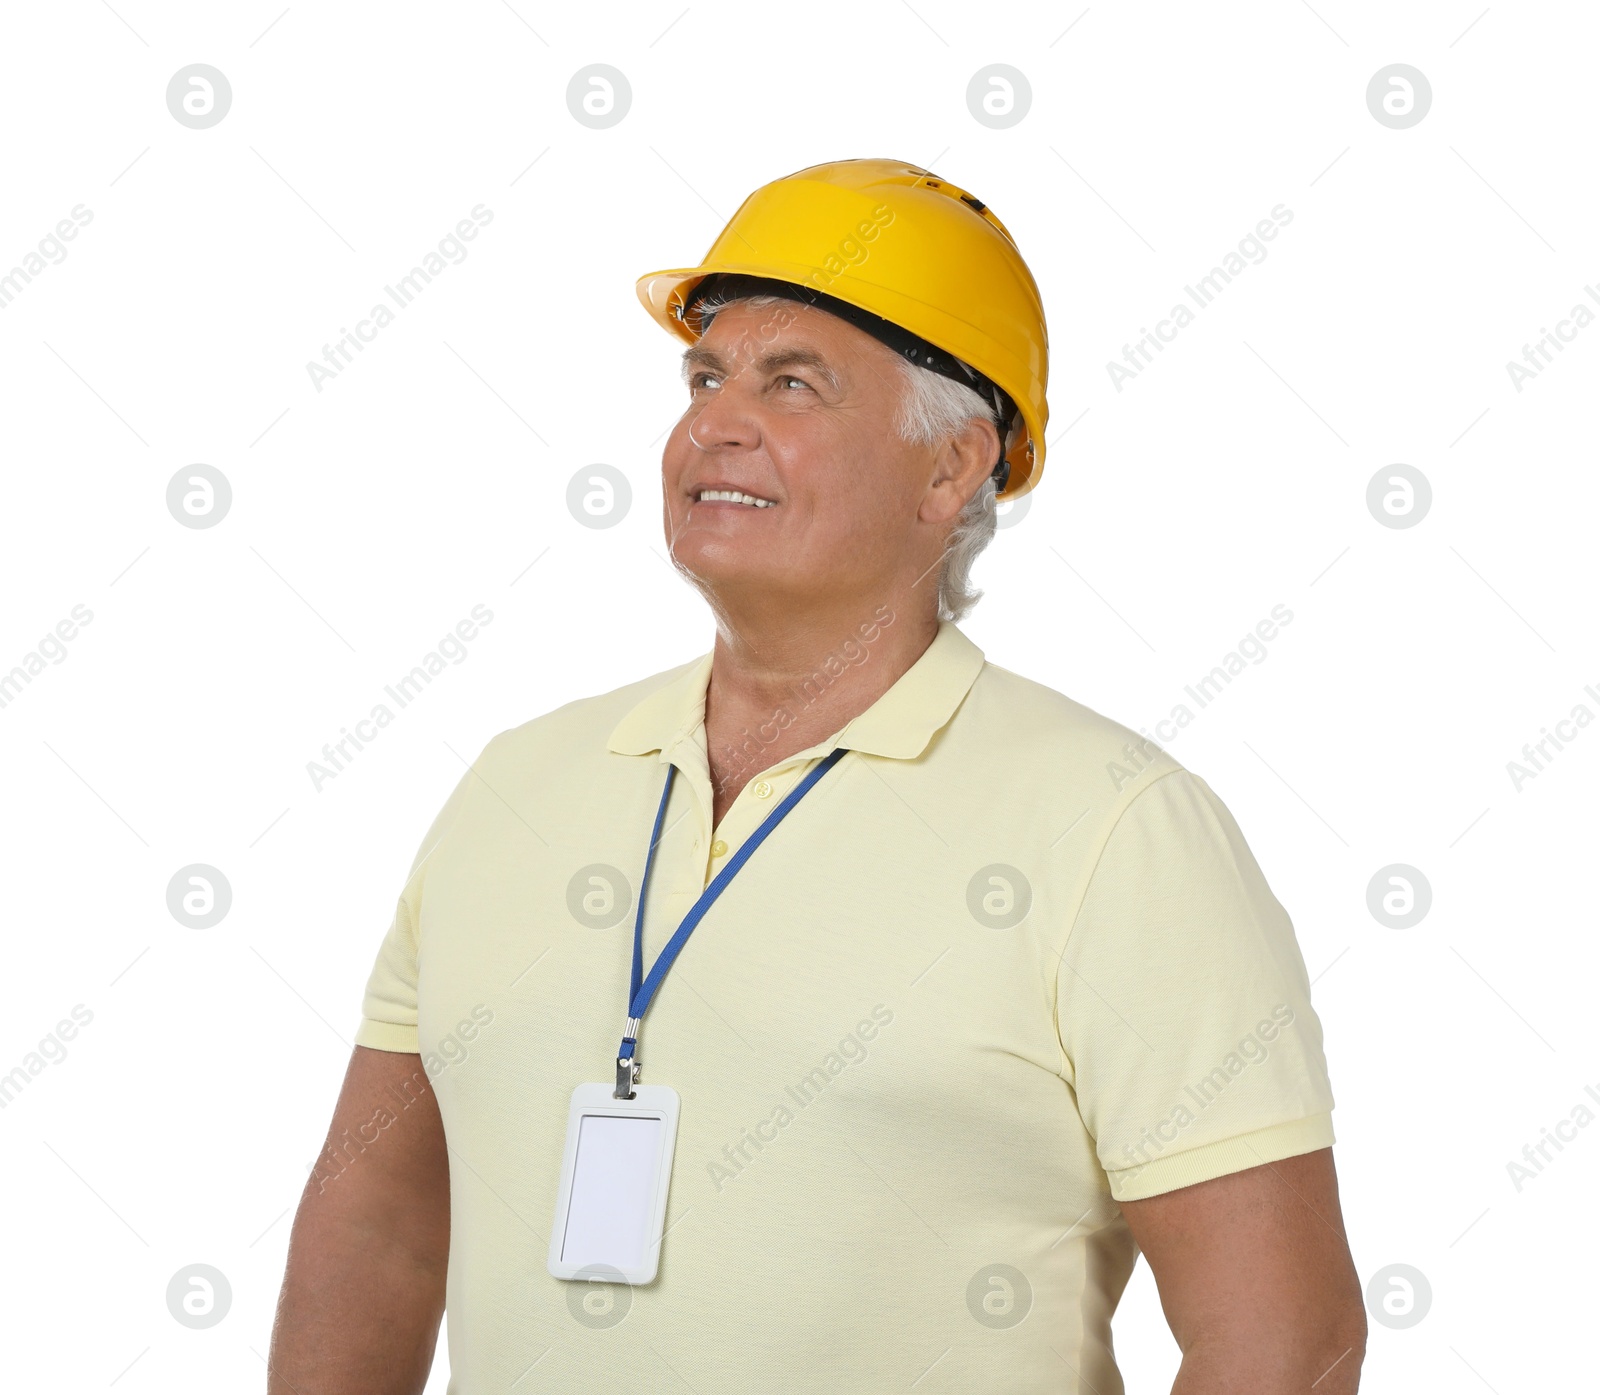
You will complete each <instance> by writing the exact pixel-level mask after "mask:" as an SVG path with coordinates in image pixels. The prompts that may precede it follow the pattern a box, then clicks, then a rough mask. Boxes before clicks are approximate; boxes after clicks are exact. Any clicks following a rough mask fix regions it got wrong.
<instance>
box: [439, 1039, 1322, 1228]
mask: <svg viewBox="0 0 1600 1395" xmlns="http://www.w3.org/2000/svg"><path fill="white" fill-rule="evenodd" d="M413 1049H415V1048H413ZM1333 1142H1334V1138H1333V1116H1332V1114H1330V1113H1328V1112H1326V1111H1325V1112H1323V1113H1321V1114H1312V1115H1310V1116H1308V1117H1307V1118H1304V1119H1294V1120H1291V1121H1289V1122H1288V1123H1283V1124H1272V1125H1270V1126H1269V1127H1267V1128H1264V1129H1257V1130H1256V1131H1255V1132H1254V1133H1243V1134H1240V1135H1239V1136H1238V1137H1236V1138H1224V1139H1221V1140H1219V1141H1218V1142H1216V1143H1207V1144H1204V1145H1202V1146H1201V1147H1199V1148H1191V1149H1189V1150H1188V1151H1187V1152H1184V1153H1176V1154H1174V1155H1173V1156H1171V1157H1166V1158H1155V1159H1152V1160H1151V1161H1150V1162H1147V1163H1141V1164H1138V1165H1136V1166H1134V1167H1124V1168H1118V1169H1117V1170H1116V1171H1110V1170H1108V1171H1107V1172H1106V1177H1107V1179H1108V1180H1109V1181H1110V1183H1111V1195H1112V1196H1114V1197H1115V1198H1116V1199H1117V1200H1118V1201H1143V1200H1144V1199H1145V1198H1146V1197H1152V1196H1160V1195H1161V1194H1162V1193H1163V1192H1171V1191H1176V1190H1177V1189H1178V1188H1179V1187H1192V1186H1194V1184H1195V1183H1196V1182H1209V1181H1210V1180H1211V1179H1212V1178H1213V1177H1226V1176H1227V1175H1228V1174H1229V1173H1231V1172H1243V1171H1244V1170H1245V1169H1246V1168H1249V1167H1260V1166H1261V1165H1262V1164H1263V1163H1271V1162H1279V1161H1281V1160H1282V1159H1284V1158H1293V1157H1298V1156H1299V1155H1300V1154H1301V1153H1314V1152H1316V1151H1317V1150H1318V1149H1319V1148H1331V1147H1332V1146H1333Z"/></svg>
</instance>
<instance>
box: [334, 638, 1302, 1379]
mask: <svg viewBox="0 0 1600 1395" xmlns="http://www.w3.org/2000/svg"><path fill="white" fill-rule="evenodd" d="M885 623H893V617H892V615H891V618H890V619H889V620H888V621H887V622H885ZM849 652H850V654H851V658H852V660H853V661H855V662H860V663H870V662H872V661H873V657H874V656H873V654H872V646H871V643H870V642H866V643H864V644H861V645H857V646H855V647H854V649H852V650H850V651H849ZM842 662H843V661H840V660H835V661H834V663H833V664H832V665H831V666H827V667H825V669H824V670H819V676H818V682H817V683H816V684H814V685H812V688H811V692H812V693H813V694H814V692H815V691H816V689H817V688H819V687H821V686H824V685H825V684H826V683H827V682H831V681H834V675H835V674H836V673H837V671H838V669H839V667H840V666H841V664H842ZM710 667H711V655H710V654H709V653H707V654H705V655H703V656H702V657H701V658H699V659H697V660H695V661H693V662H691V663H688V664H685V665H683V666H681V667H678V668H674V669H671V670H668V671H666V672H664V673H660V674H656V675H655V676H653V677H650V678H647V679H644V680H642V681H640V682H637V683H632V684H629V685H627V686H626V687H622V688H618V689H616V690H615V691H613V692H609V693H605V694H603V695H601V696H598V697H592V698H586V699H583V700H581V701H577V702H572V703H568V704H567V705H566V706H564V707H561V708H558V709H557V710H555V711H553V712H550V713H548V714H546V715H544V716H542V717H538V718H536V719H535V720H533V721H530V722H527V723H525V724H524V725H522V726H518V727H514V728H512V729H510V730H508V731H504V732H501V733H500V734H499V735H498V736H496V737H495V738H494V739H493V740H491V741H490V742H489V744H488V745H487V747H485V749H484V751H483V753H482V755H480V756H479V757H478V759H477V761H476V762H475V763H474V766H473V768H472V770H471V771H470V772H468V774H467V775H466V776H464V777H463V779H462V780H461V783H460V784H459V785H458V786H457V788H456V789H455V791H454V792H453V793H452V794H451V796H450V798H449V799H448V800H447V801H446V803H445V805H444V808H443V809H442V810H441V812H440V814H439V816H438V818H437V819H436V820H435V821H434V824H433V826H432V827H431V828H430V829H429V831H428V834H427V836H426V838H425V839H424V841H423V844H422V847H421V849H420V850H419V852H418V854H417V858H416V861H415V863H414V865H413V868H412V871H411V875H410V878H409V879H408V880H407V882H406V884H405V888H404V891H403V892H402V894H401V897H400V902H399V906H398V908H397V910H396V913H395V918H394V922H393V926H392V928H391V929H390V930H389V932H388V936H387V938H386V939H385V940H384V942H383V944H382V947H381V949H380V951H379V954H378V958H377V963H376V965H375V967H374V968H373V971H372V975H371V979H370V981H369V983H368V986H367V992H366V999H365V1003H364V1020H363V1021H362V1023H361V1026H360V1029H359V1031H358V1032H357V1034H356V1040H357V1041H358V1042H359V1043H360V1044H361V1045H363V1046H368V1047H374V1048H377V1049H379V1050H385V1051H402V1052H421V1053H423V1058H424V1065H425V1067H426V1069H427V1070H428V1073H429V1075H430V1077H431V1079H432V1084H433V1088H434V1090H435V1092H436V1093H437V1095H438V1099H439V1105H440V1109H441V1110H442V1113H443V1118H444V1126H445V1133H446V1136H447V1139H448V1142H449V1148H450V1196H451V1229H450V1268H449V1281H448V1293H447V1318H448V1324H449V1326H448V1334H449V1350H450V1361H451V1367H452V1378H451V1383H450V1386H449V1389H450V1391H451V1392H452V1395H491V1393H492V1395H503V1393H504V1392H511V1395H533V1392H540V1391H548V1392H561V1393H562V1395H569V1393H570V1392H574V1391H581V1390H619V1389H624V1388H627V1389H633V1390H639V1391H650V1392H655V1391H671V1390H679V1389H682V1390H685V1391H693V1392H696V1393H697V1395H733V1392H739V1395H745V1392H747V1391H749V1390H750V1389H752V1388H757V1387H759V1388H762V1389H771V1390H778V1391H785V1392H787V1391H796V1392H812V1391H818V1392H820V1391H839V1392H846V1395H872V1393H875V1392H891V1391H906V1390H909V1389H911V1388H912V1387H913V1386H914V1387H915V1389H916V1390H917V1392H918V1393H919V1395H937V1392H951V1393H952V1395H956V1393H957V1392H959V1395H971V1392H973V1391H975V1390H993V1389H998V1388H1000V1387H1001V1385H1003V1386H1004V1388H1005V1389H1006V1390H1008V1391H1019V1392H1020V1391H1030V1392H1031V1391H1037V1392H1040V1393H1041V1395H1042V1393H1043V1392H1046V1391H1049V1392H1062V1391H1083V1392H1085V1395H1088V1393H1089V1392H1094V1395H1118V1392H1120V1391H1121V1390H1122V1381H1121V1377H1120V1376H1119V1374H1118V1371H1117V1367H1116V1362H1115V1360H1114V1358H1113V1355H1112V1347H1111V1331H1110V1319H1111V1314H1112V1310H1113V1309H1114V1308H1115V1306H1116V1303H1117V1300H1118V1298H1119V1297H1120V1295H1121V1293H1122V1290H1123V1287H1124V1285H1125V1284H1126V1282H1127V1279H1128V1276H1129V1273H1130V1271H1131V1269H1132V1267H1133V1263H1134V1260H1135V1257H1136V1254H1137V1249H1136V1247H1135V1245H1134V1244H1133V1241H1132V1238H1131V1236H1130V1234H1129V1231H1128V1228H1127V1225H1126V1223H1125V1222H1124V1221H1123V1219H1122V1216H1121V1212H1120V1210H1119V1208H1118V1205H1117V1203H1118V1202H1119V1201H1126V1200H1134V1199H1138V1198H1142V1197H1148V1196H1154V1195H1156V1194H1158V1193H1161V1192H1165V1191H1169V1190H1171V1189H1173V1188H1176V1187H1184V1186H1189V1185H1191V1184H1193V1183H1196V1182H1200V1181H1203V1180H1205V1179H1207V1178H1211V1177H1217V1176H1221V1175H1223V1174H1226V1173H1230V1172H1235V1171H1239V1170H1241V1169H1243V1168H1248V1167H1254V1166H1257V1165H1259V1164H1261V1163H1265V1162H1271V1161H1275V1160H1277V1159H1280V1158H1285V1157H1290V1156H1293V1155H1295V1154H1298V1153H1306V1152H1310V1151H1312V1150H1314V1149H1318V1148H1323V1147H1326V1146H1328V1145H1329V1144H1331V1143H1332V1142H1333V1131H1332V1127H1331V1123H1330V1111H1331V1109H1332V1107H1333V1097H1332V1094H1331V1092H1330V1089H1329V1085H1328V1078H1327V1071H1326V1065H1325V1062H1324V1058H1323V1051H1322V1034H1321V1028H1320V1026H1319V1023H1318V1021H1317V1017H1316V1015H1315V1013H1314V1012H1313V1011H1312V1008H1311V1003H1310V996H1309V995H1310V987H1309V984H1308V983H1307V979H1306V972H1305V967H1304V963H1303V961H1302V958H1301V955H1300V952H1299V949H1298V947H1297V945H1296V943H1295V938H1294V931H1293V928H1292V926H1291V924H1290V921H1289V918H1288V916H1287V915H1286V914H1285V912H1284V909H1283V907H1282V906H1281V905H1280V904H1279V903H1278V901H1277V900H1276V899H1275V898H1274V896H1273V894H1272V891H1271V890H1270V889H1269V887H1268V885H1267V882H1266V880H1265V879H1264V878H1263V876H1262V874H1261V870H1260V868H1259V867H1258V866H1257V864H1256V861H1255V859H1254V858H1253V857H1252V855H1251V852H1250V849H1249V848H1248V846H1247V845H1246V843H1245V840H1244V838H1243V836H1242V835H1241V833H1240V831H1239V828H1238V826H1237V825H1236V824H1235V822H1234V820H1233V818H1232V817H1231V816H1230V815H1229V813H1228V811H1227V809H1226V808H1225V807H1224V806H1223V804H1222V803H1221V802H1220V801H1219V800H1218V799H1217V797H1216V795H1215V794H1213V793H1212V791H1211V789H1210V787H1209V786H1207V784H1206V783H1205V781H1203V780H1202V779H1200V778H1199V777H1198V776H1196V775H1194V774H1192V773H1190V772H1189V771H1187V770H1185V769H1184V768H1183V767H1182V766H1181V765H1179V764H1178V763H1177V762H1176V761H1175V760H1173V759H1172V758H1171V757H1170V756H1168V755H1166V754H1165V753H1164V752H1162V751H1160V750H1158V749H1157V748H1155V747H1154V746H1152V745H1148V744H1147V743H1145V742H1144V741H1143V739H1142V738H1141V737H1139V736H1138V735H1137V734H1135V733H1134V732H1133V731H1131V730H1129V729H1128V728H1127V727H1124V726H1122V725H1120V724H1119V723H1117V722H1114V721H1112V720H1110V719H1109V718H1106V717H1103V716H1101V715H1100V714H1098V713H1096V712H1094V711H1091V710H1090V709H1089V708H1087V707H1084V706H1083V705H1082V704H1080V703H1077V702H1074V701H1073V700H1072V699H1071V698H1068V697H1065V696H1063V695H1062V694H1061V693H1058V692H1056V691H1054V690H1053V689H1050V688H1047V687H1045V686H1043V685H1042V684H1040V683H1036V682H1033V681H1031V680H1029V679H1027V678H1024V677H1021V676H1020V675H1018V674H1015V673H1012V672H1010V671H1009V670H1007V669H1004V668H1000V667H998V666H996V665H994V664H991V663H987V662H985V660H984V657H983V654H982V652H981V651H980V650H979V649H978V648H977V646H976V645H974V644H973V643H972V641H971V640H970V639H969V638H967V636H966V635H965V634H963V632H962V631H961V630H960V629H959V628H958V627H957V626H956V625H954V624H952V623H949V622H943V623H942V624H941V626H940V628H939V631H938V634H937V636H936V637H935V639H934V640H933V642H932V644H931V645H930V646H929V647H928V649H927V650H926V651H925V652H924V653H923V654H922V655H921V657H920V658H919V659H918V660H917V662H916V663H915V664H913V665H912V667H911V668H910V669H909V670H908V671H907V672H906V673H905V674H904V675H902V676H901V678H900V679H899V680H898V681H897V682H896V683H895V684H894V686H893V687H891V688H890V689H889V691H888V692H886V693H885V694H884V695H883V696H882V697H881V698H879V700H878V701H877V702H876V703H874V704H873V705H872V706H871V707H870V708H869V709H867V711H865V712H863V713H862V714H861V715H859V716H858V717H856V718H855V719H854V720H852V721H851V722H850V723H849V724H848V725H846V726H845V727H844V728H843V729H842V731H841V732H839V733H838V734H837V735H836V736H835V737H834V738H832V739H830V740H828V741H823V742H819V743H818V744H817V745H815V746H812V747H810V748H809V749H807V750H804V751H801V752H800V753H798V754H797V755H794V756H791V757H790V758H788V759H787V760H783V761H780V762H778V763H776V764H774V765H769V766H766V767H765V768H762V764H761V762H760V760H759V758H756V759H754V760H753V761H752V764H751V767H750V768H751V770H752V772H753V773H752V776H751V778H750V781H749V783H748V784H746V785H745V787H744V789H743V790H742V791H741V793H740V794H739V796H738V799H737V800H736V801H735V802H734V804H733V805H732V807H731V808H730V809H729V810H728V812H727V814H726V815H725V817H724V818H723V821H722V823H721V825H720V826H719V827H717V828H715V829H713V828H712V827H711V815H710V810H711V785H710V776H709V770H708V766H707V761H706V749H705V730H704V725H703V721H702V717H703V713H704V701H705V690H706V683H707V680H708V677H709V674H710ZM804 701H805V698H804V697H802V698H800V699H799V700H798V701H797V706H798V705H800V704H801V703H803V702H804ZM752 742H753V743H756V744H753V745H752V748H751V749H752V752H755V751H757V750H758V743H759V736H756V737H752ZM837 745H843V746H845V747H847V748H848V751H849V754H847V755H846V756H844V757H843V758H842V759H841V760H840V762H839V763H838V764H837V765H836V766H835V767H834V768H833V769H832V770H830V771H828V772H827V773H826V774H825V775H824V776H823V777H822V778H821V780H820V781H819V782H818V783H817V785H816V786H815V787H814V788H813V789H812V790H811V792H810V793H809V794H807V795H806V796H805V797H804V798H803V799H802V800H801V801H800V803H799V804H798V805H796V806H795V808H794V809H793V810H792V812H791V813H790V814H789V815H788V816H787V818H785V819H784V820H783V821H782V822H781V823H780V824H779V825H778V826H777V828H776V829H775V831H774V832H773V833H772V834H771V836H770V837H769V838H768V839H767V841H766V842H764V843H763V844H762V845H761V846H760V848H759V849H757V850H756V852H755V853H754V855H753V856H752V857H751V859H750V861H749V862H748V863H747V864H746V865H745V867H744V868H743V870H742V871H741V872H740V873H739V874H738V876H737V877H735V879H734V880H733V882H732V883H731V885H729V887H728V888H727V890H726V891H725V892H724V893H723V895H722V897H721V899H720V900H718V901H717V902H716V903H715V905H714V906H713V907H712V908H711V910H710V912H709V913H708V914H707V915H706V917H705V919H704V920H703V921H702V922H701V924H700V926H699V928H698V929H697V930H696V931H695V933H694V935H693V936H692V938H691V939H690V940H689V942H688V944H687V946H686V947H685V948H684V950H683V952H682V954H681V955H680V957H679V958H678V960H677V962H676V964H675V965H674V967H673V968H672V970H671V972H670V973H669V974H668V975H667V977H666V979H665V981H664V983H663V984H662V986H661V989H660V991H659V992H658V993H657V995H656V998H655V1000H654V1002H653V1004H652V1006H651V1007H650V1010H649V1012H648V1015H647V1016H646V1018H645V1020H644V1025H643V1028H642V1030H641V1032H640V1034H639V1055H640V1059H641V1061H642V1063H643V1070H642V1079H643V1081H644V1082H645V1083H658V1084H668V1085H671V1086H673V1087H674V1088H675V1089H676V1090H677V1091H678V1093H679V1096H680V1097H681V1101H682V1119H681V1122H680V1126H679V1133H678V1140H677V1148H676V1153H675V1156H674V1159H673V1167H672V1182H671V1194H670V1197H669V1200H668V1207H667V1220H666V1238H665V1242H664V1244H663V1247H662V1253H661V1267H660V1272H659V1274H658V1275H657V1277H656V1279H655V1281H654V1282H653V1283H650V1284H648V1285H642V1286H638V1287H635V1288H628V1287H627V1286H624V1285H617V1286H611V1285H591V1284H583V1283H572V1282H566V1281H563V1280H559V1279H554V1278H552V1277H551V1276H550V1274H549V1273H548V1272H547V1270H546V1267H545V1264H546V1258H547V1252H548V1249H549V1239H550V1227H551V1221H552V1216H553V1212H554V1207H555V1201H556V1190H557V1184H558V1179H559V1171H560V1165H561V1157H562V1147H563V1143H564V1139H565V1128H566V1119H567V1106H568V1100H569V1097H570V1095H571V1092H572V1088H573V1086H575V1085H577V1084H579V1083H580V1082H586V1081H611V1080H612V1079H613V1077H614V1074H615V1071H614V1061H615V1056H616V1052H617V1043H618V1040H619V1038H620V1036H621V1031H622V1025H623V1020H624V1018H625V1016H626V1003H627V995H628V975H629V965H630V960H631V955H632V934H633V918H634V909H635V905H636V897H637V892H638V886H639V879H640V876H641V873H642V871H643V867H644V856H645V851H646V845H647V843H648V842H649V838H650V831H651V827H652V824H653V821H654V818H655V813H656V808H657V805H658V803H659V800H660V798H661V790H662V785H663V781H664V778H665V774H666V767H667V763H668V762H671V763H672V764H673V765H675V766H676V767H677V769H678V772H679V773H678V776H677V778H676V779H675V780H674V782H673V792H672V797H671V802H670V804H669V806H668V809H667V814H666V819H665V822H664V825H663V834H662V840H661V844H660V847H659V849H658V851H657V854H656V861H655V866H654V870H653V871H652V873H651V879H650V885H649V895H648V897H647V901H646V909H645V922H644V949H645V966H646V969H647V970H648V968H649V966H650V965H651V964H653V963H654V962H655V956H656V954H657V953H658V952H659V951H660V949H661V947H662V945H663V944H664V943H665V942H666V940H667V939H668V938H669V937H670V935H671V933H672V931H673V930H674V929H676V927H677V925H678V922H679V921H680V920H681V918H682V917H683V915H684V914H685V913H686V912H687V911H688V910H689V908H690V906H691V905H692V904H693V902H694V900H695V899H696V897H697V896H698V895H699V893H700V891H701V890H702V889H703V888H704V887H705V885H706V884H707V883H708V882H709V881H710V880H711V878H712V877H713V876H714V875H715V874H716V873H717V871H718V870H719V869H720V868H721V867H722V866H723V865H724V863H725V862H726V860H727V858H728V857H729V856H731V855H732V853H734V852H735V851H737V849H738V847H739V845H740V843H741V842H742V841H743V840H744V839H745V838H746V837H747V836H748V835H749V834H750V833H751V832H752V831H753V830H754V829H755V828H756V827H757V826H758V825H759V824H760V822H761V821H762V820H763V819H764V818H765V816H766V814H767V813H768V812H769V810H771V809H772V808H773V807H774V805H775V804H776V803H777V802H778V801H779V800H781V799H782V798H783V796H784V795H785V794H786V793H787V792H788V791H789V790H790V789H792V788H793V787H794V785H795V784H797V783H798V782H799V780H800V779H802V778H803V777H804V775H805V774H806V773H807V772H808V771H809V770H810V769H811V768H812V767H813V766H814V765H815V764H816V763H817V762H818V761H820V760H821V759H822V758H823V757H825V756H826V755H827V754H828V753H829V752H830V751H832V750H833V749H834V748H835V746H837ZM1002 1372H1003V1376H1002V1374H1001V1373H1002Z"/></svg>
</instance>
